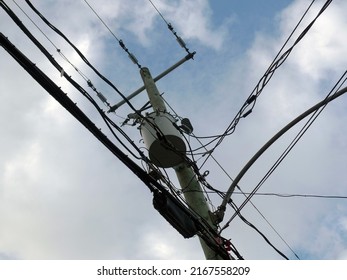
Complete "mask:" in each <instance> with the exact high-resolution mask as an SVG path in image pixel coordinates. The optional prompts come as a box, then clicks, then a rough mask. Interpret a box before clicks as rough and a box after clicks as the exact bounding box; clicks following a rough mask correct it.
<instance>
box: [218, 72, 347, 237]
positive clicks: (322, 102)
mask: <svg viewBox="0 0 347 280" xmlns="http://www.w3.org/2000/svg"><path fill="white" fill-rule="evenodd" d="M346 73H347V71H346V72H345V73H344V74H343V76H344V75H346ZM343 76H342V77H343ZM344 81H345V80H344ZM337 84H338V83H337ZM337 84H336V85H337ZM336 85H335V87H334V88H336ZM341 86H342V84H341V85H340V86H339V87H338V89H339V88H340V87H341ZM334 88H333V90H334ZM338 89H337V91H335V93H334V94H332V95H331V92H333V90H332V91H330V92H329V94H328V96H327V98H325V99H324V100H322V101H321V102H319V103H317V104H316V105H314V106H313V107H311V108H310V109H308V110H307V111H305V112H304V113H302V114H301V115H300V116H298V117H297V118H295V119H294V120H293V121H291V122H290V123H289V124H287V125H286V126H285V127H284V128H283V129H281V130H280V131H279V132H278V133H276V134H275V135H274V136H273V137H272V138H271V139H270V140H269V141H268V142H267V143H266V144H265V145H264V146H263V147H262V148H261V149H260V150H259V151H258V152H257V153H256V154H255V155H254V156H253V157H252V159H251V160H250V161H249V162H248V163H247V164H246V165H245V167H244V168H243V169H242V170H241V172H240V173H239V174H238V175H237V177H236V178H235V180H234V181H233V183H232V185H231V186H230V188H229V190H228V192H227V195H226V198H225V200H224V201H223V203H222V205H221V206H220V207H219V211H221V213H223V212H224V210H225V205H226V204H227V203H228V201H229V199H230V196H231V194H232V192H233V190H234V188H235V185H236V184H237V183H238V182H239V181H240V179H241V178H242V177H243V175H244V174H245V173H246V172H247V170H248V169H249V168H250V167H251V165H252V164H253V163H254V162H255V161H256V160H257V159H258V158H259V157H260V155H262V154H263V153H264V152H265V151H266V149H267V148H269V147H270V146H271V145H272V144H273V143H274V142H275V141H276V140H277V139H279V137H281V136H282V135H283V134H284V133H285V132H287V131H288V130H289V129H290V128H292V127H293V126H294V125H295V124H297V123H298V122H299V121H301V120H302V119H303V118H305V117H307V116H308V115H310V114H312V113H314V112H317V110H319V109H320V108H321V107H325V106H326V105H327V104H328V103H329V102H331V101H333V100H334V99H336V98H337V97H339V96H341V95H343V94H345V93H346V92H347V87H345V88H343V89H341V90H338ZM306 130H307V129H306ZM306 130H304V133H305V131H306ZM300 138H301V137H300ZM300 138H299V139H300ZM266 176H267V175H265V176H264V178H266ZM264 178H263V179H264ZM262 182H263V180H262V181H261V182H259V184H258V185H257V186H256V187H255V188H254V190H253V191H252V192H251V194H250V195H249V196H248V197H247V199H246V200H245V201H244V202H243V203H242V205H241V206H240V207H239V209H238V211H237V212H239V211H241V210H242V208H243V207H244V206H245V205H246V204H247V202H248V201H250V199H251V198H252V196H253V195H254V193H256V191H257V190H258V189H259V187H260V186H261V184H262ZM237 212H236V213H235V214H234V215H233V216H232V217H231V218H230V219H229V220H228V222H227V223H226V224H225V226H224V227H223V228H222V230H223V229H225V228H226V227H228V226H229V224H230V222H231V221H232V220H233V219H234V218H235V216H236V215H237Z"/></svg>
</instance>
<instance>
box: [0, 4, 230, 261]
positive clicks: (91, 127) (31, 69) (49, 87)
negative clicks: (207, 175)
mask: <svg viewBox="0 0 347 280" xmlns="http://www.w3.org/2000/svg"><path fill="white" fill-rule="evenodd" d="M2 4H4V3H3V1H1V0H0V5H2ZM0 45H1V46H2V47H4V49H5V50H6V51H7V52H8V53H9V54H10V55H11V56H12V57H13V58H14V59H15V60H16V61H17V62H18V63H19V64H20V65H21V66H22V67H23V68H24V69H25V70H26V71H27V72H28V73H29V74H30V75H31V76H32V77H33V79H35V80H36V81H37V82H38V83H39V84H40V85H41V86H42V87H43V88H44V89H45V90H46V91H47V92H48V93H49V94H50V95H51V96H52V97H53V98H55V99H56V100H57V101H58V102H59V103H60V104H61V105H62V106H63V107H64V108H65V109H66V110H67V111H68V112H69V113H70V114H71V115H73V116H74V117H75V118H76V119H77V120H78V121H79V122H80V123H81V124H82V125H83V126H84V127H85V128H86V129H87V130H88V131H90V132H91V133H92V134H93V135H94V136H95V137H96V138H97V139H98V140H99V141H100V142H101V143H102V144H103V145H104V146H105V147H106V148H107V149H108V150H109V151H110V152H112V154H114V155H115V156H116V157H117V158H118V159H119V160H120V161H121V162H122V163H123V164H124V165H125V166H127V167H128V168H129V169H130V170H131V171H132V172H133V173H134V174H135V175H136V176H137V177H138V178H139V179H140V180H141V181H142V182H143V183H145V185H146V186H147V187H148V188H149V189H150V191H151V192H157V191H159V192H161V193H163V195H164V196H167V197H170V198H172V202H173V203H175V205H177V206H178V207H179V208H180V209H181V210H182V211H184V212H186V214H187V215H189V216H190V218H191V219H192V220H193V221H194V223H195V224H196V225H197V227H198V228H199V232H198V234H199V235H200V237H201V238H202V239H203V240H204V241H205V242H206V244H208V245H209V246H210V247H211V248H212V249H213V250H215V251H216V253H218V254H220V256H221V257H222V258H223V259H230V256H229V254H228V253H227V252H226V250H225V248H224V247H223V246H222V245H220V244H218V243H217V241H216V240H217V239H218V237H219V234H217V233H216V232H215V231H214V230H213V228H212V227H210V226H209V225H208V224H207V223H206V222H205V221H201V220H200V218H198V217H196V216H195V215H194V214H193V213H192V212H191V211H190V210H189V209H188V208H186V207H185V206H184V205H182V203H180V202H179V201H178V200H176V199H174V198H173V197H172V195H171V194H170V193H169V192H168V191H167V190H166V189H165V188H164V187H163V186H162V185H160V184H159V183H158V182H157V181H156V180H154V179H153V178H152V177H151V176H149V175H148V174H147V173H146V171H145V170H143V169H142V168H141V167H140V166H138V165H137V164H136V163H135V162H133V161H132V160H131V159H130V158H129V157H128V156H127V155H125V154H124V153H123V152H122V151H121V150H120V149H119V148H118V147H117V146H115V145H114V144H113V143H112V142H111V141H110V140H109V139H108V138H107V136H106V135H104V134H103V133H102V132H101V131H100V130H99V129H98V128H97V127H96V126H95V124H94V123H93V122H92V121H91V120H90V119H89V118H88V117H87V116H86V115H85V114H84V113H83V112H82V111H81V109H80V108H79V107H78V106H77V105H76V104H75V103H74V102H73V101H72V100H71V99H70V98H69V97H68V96H67V95H66V94H65V93H64V92H63V91H62V90H61V89H60V88H59V87H58V86H57V85H56V84H55V83H54V82H53V81H52V80H51V79H50V78H49V77H48V76H47V75H45V74H44V73H43V72H42V71H41V70H40V69H39V68H38V67H37V66H36V65H35V64H34V63H33V62H31V61H30V60H29V59H28V58H27V57H26V56H25V55H24V54H23V53H21V52H20V51H19V50H18V49H17V48H16V47H15V46H14V45H13V44H12V43H11V42H10V41H9V40H8V39H7V38H6V37H5V36H4V35H3V34H2V33H0ZM203 232H204V233H205V234H202V233H203Z"/></svg>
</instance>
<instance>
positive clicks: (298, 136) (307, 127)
mask: <svg viewBox="0 0 347 280" xmlns="http://www.w3.org/2000/svg"><path fill="white" fill-rule="evenodd" d="M346 74H347V71H346V72H345V73H344V74H343V75H342V76H341V78H340V79H339V81H338V82H337V83H336V84H335V85H334V87H333V88H332V90H331V91H330V92H329V93H328V95H327V96H326V98H325V100H327V99H328V98H329V97H330V96H331V94H332V93H333V92H334V90H335V89H336V90H335V93H336V92H337V91H338V90H339V89H340V88H341V86H342V85H343V84H344V82H345V81H346V79H347V78H344V76H345V75H346ZM342 80H343V81H342ZM341 81H342V83H341V85H340V86H339V87H338V84H339V83H340V82H341ZM326 106H327V103H325V104H324V105H323V106H321V107H319V108H317V110H316V111H315V112H314V113H313V114H312V116H311V117H310V118H309V120H308V121H307V122H306V123H305V125H304V126H303V127H302V129H301V130H300V131H299V132H298V134H297V135H296V136H295V137H294V139H293V140H292V142H291V143H290V144H289V145H288V147H287V148H286V149H285V151H284V152H283V153H282V154H281V155H280V157H279V158H278V159H277V161H276V162H275V163H274V164H273V165H272V167H271V168H270V170H269V171H268V172H267V173H266V174H265V176H264V177H263V178H262V179H261V180H260V182H259V183H258V184H257V186H256V187H255V188H254V189H253V191H252V192H251V194H250V195H249V196H248V197H247V198H246V200H245V201H244V202H243V203H242V204H241V206H239V211H240V210H241V209H242V208H243V207H244V206H245V205H246V204H247V203H248V202H249V201H250V199H251V198H252V196H253V195H254V194H255V193H256V192H257V191H258V190H259V189H260V187H261V186H262V185H263V184H264V183H265V181H266V180H267V179H268V178H269V177H270V176H271V174H272V173H273V172H274V171H275V170H276V168H277V167H278V166H279V165H280V164H281V162H282V161H283V160H284V158H285V157H286V156H287V155H288V154H289V152H290V151H291V150H292V149H293V148H294V146H295V145H296V144H297V143H298V141H299V140H300V139H301V138H302V136H303V135H304V134H305V133H306V131H307V130H308V129H309V128H310V126H311V125H312V124H313V122H314V121H315V120H316V119H317V117H318V116H319V115H320V114H321V113H322V111H323V110H324V108H325V107H326Z"/></svg>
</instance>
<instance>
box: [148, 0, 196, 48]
mask: <svg viewBox="0 0 347 280" xmlns="http://www.w3.org/2000/svg"><path fill="white" fill-rule="evenodd" d="M148 1H149V2H150V3H151V4H152V6H153V8H154V9H155V10H156V11H157V13H158V15H159V16H160V17H161V18H162V20H163V21H164V22H165V24H166V25H167V27H168V29H169V30H170V31H171V33H172V34H173V35H174V36H175V37H176V40H177V42H178V44H179V45H180V46H181V47H182V48H183V49H184V50H185V51H186V52H187V53H188V54H189V55H191V54H192V53H191V52H190V51H189V49H188V47H187V45H186V43H185V42H184V41H183V39H182V38H181V37H180V36H178V35H177V32H176V31H175V29H174V27H173V26H172V24H171V23H169V22H168V21H167V20H166V19H165V17H164V16H163V14H162V13H161V12H160V11H159V9H158V8H157V6H156V5H155V4H154V3H153V1H152V0H148Z"/></svg>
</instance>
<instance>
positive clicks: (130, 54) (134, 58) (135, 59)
mask: <svg viewBox="0 0 347 280" xmlns="http://www.w3.org/2000/svg"><path fill="white" fill-rule="evenodd" d="M129 58H130V59H131V61H132V62H133V63H134V64H138V63H139V61H138V60H137V58H136V57H135V55H133V54H132V53H129Z"/></svg>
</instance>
